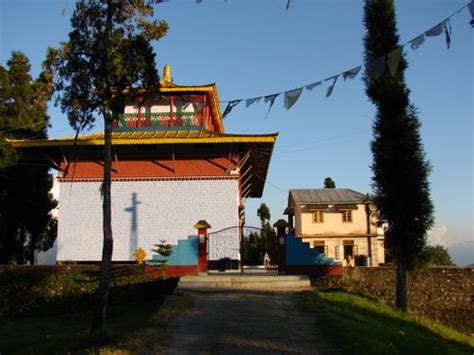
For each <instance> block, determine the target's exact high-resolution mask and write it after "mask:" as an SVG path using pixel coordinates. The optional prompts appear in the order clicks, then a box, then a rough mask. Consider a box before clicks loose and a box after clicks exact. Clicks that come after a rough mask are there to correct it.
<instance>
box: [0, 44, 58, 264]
mask: <svg viewBox="0 0 474 355" xmlns="http://www.w3.org/2000/svg"><path fill="white" fill-rule="evenodd" d="M48 64H49V63H48V60H46V61H45V62H44V63H43V70H42V72H41V73H40V75H39V77H38V78H37V79H35V80H33V78H32V77H31V75H30V63H29V60H28V58H27V57H26V56H25V55H24V54H23V53H21V52H13V53H12V55H11V58H10V59H9V60H8V62H7V67H3V66H1V65H0V114H1V117H0V143H1V144H0V263H19V264H22V263H24V262H25V261H26V260H28V261H30V263H33V262H34V253H35V250H42V249H44V248H45V247H47V246H50V245H51V244H52V242H53V241H54V238H55V236H56V235H55V229H56V223H55V220H54V218H52V216H51V214H50V211H51V210H52V209H53V208H54V207H56V201H55V200H54V199H53V197H52V195H51V194H50V193H49V190H50V189H51V187H52V178H51V176H50V174H49V172H48V166H46V165H44V166H41V165H39V163H38V162H37V161H35V160H31V159H28V158H25V157H23V156H22V154H21V153H18V152H16V151H14V150H13V149H12V148H11V147H10V146H9V145H8V144H6V143H5V142H6V139H7V138H14V139H23V138H46V137H47V134H46V130H47V127H48V123H49V117H48V115H47V103H48V100H49V99H50V97H51V95H52V74H51V71H50V66H49V65H48Z"/></svg>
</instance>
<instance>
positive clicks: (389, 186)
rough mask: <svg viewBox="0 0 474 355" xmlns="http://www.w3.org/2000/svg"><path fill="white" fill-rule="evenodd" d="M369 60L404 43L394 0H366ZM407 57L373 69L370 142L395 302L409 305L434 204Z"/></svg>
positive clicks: (369, 86)
mask: <svg viewBox="0 0 474 355" xmlns="http://www.w3.org/2000/svg"><path fill="white" fill-rule="evenodd" d="M364 13H365V17H364V23H365V27H366V30H367V32H366V35H365V38H364V42H365V61H366V63H370V62H371V61H372V60H374V59H377V58H380V57H383V56H385V55H386V54H387V53H390V52H391V51H393V50H395V49H396V48H397V47H399V38H398V34H397V28H396V19H395V8H394V4H393V0H366V2H365V9H364ZM406 68H407V62H406V60H405V58H404V57H403V54H401V58H400V63H399V65H398V68H397V70H396V72H395V73H394V75H391V74H390V73H389V71H388V70H386V71H385V72H384V73H382V74H379V75H376V73H374V72H371V71H369V73H368V74H366V76H365V78H364V80H365V83H366V93H367V95H368V96H369V98H370V99H371V101H372V102H373V104H374V105H375V106H376V108H377V112H376V117H375V121H374V124H373V136H374V138H373V141H372V144H371V148H372V155H373V163H372V171H373V187H374V192H375V199H376V203H377V205H378V208H379V210H380V213H381V214H382V216H383V217H384V218H385V219H386V220H387V221H388V223H389V230H388V232H387V234H386V237H387V238H386V242H387V248H388V251H389V252H390V253H391V255H392V256H393V258H394V260H395V262H396V265H397V277H396V280H397V281H396V306H397V307H398V308H399V309H402V310H406V308H407V290H406V271H407V270H410V269H412V268H413V267H414V265H415V263H416V260H417V258H419V257H420V256H421V254H422V252H423V248H424V246H425V242H426V232H427V231H428V229H429V228H430V227H431V226H432V225H433V204H432V202H431V199H430V186H429V182H428V175H429V172H430V165H429V163H428V162H427V160H426V157H425V154H424V152H423V145H422V142H421V137H420V132H419V129H420V122H419V120H418V117H417V112H416V109H415V107H414V106H413V105H412V104H411V103H410V98H409V94H410V90H409V89H408V88H407V86H406V84H405V78H404V72H405V69H406Z"/></svg>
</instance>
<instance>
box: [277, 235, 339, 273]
mask: <svg viewBox="0 0 474 355" xmlns="http://www.w3.org/2000/svg"><path fill="white" fill-rule="evenodd" d="M286 263H287V265H334V264H335V262H334V259H333V258H328V257H326V255H324V254H323V253H320V252H319V251H318V250H317V249H314V248H311V247H310V246H309V244H308V243H304V242H303V241H302V240H301V239H300V238H296V237H295V235H294V234H293V233H289V234H288V235H287V236H286Z"/></svg>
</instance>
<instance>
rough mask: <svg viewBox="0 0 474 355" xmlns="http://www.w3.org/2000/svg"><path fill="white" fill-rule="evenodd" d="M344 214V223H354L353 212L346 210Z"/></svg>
mask: <svg viewBox="0 0 474 355" xmlns="http://www.w3.org/2000/svg"><path fill="white" fill-rule="evenodd" d="M341 213H342V223H352V211H351V210H344V211H341Z"/></svg>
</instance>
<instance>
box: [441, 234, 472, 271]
mask: <svg viewBox="0 0 474 355" xmlns="http://www.w3.org/2000/svg"><path fill="white" fill-rule="evenodd" d="M447 248H448V251H449V255H451V259H452V260H453V262H454V263H455V264H456V265H457V266H471V267H473V266H474V241H472V240H471V241H465V242H459V243H454V244H450V245H448V247H447Z"/></svg>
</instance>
